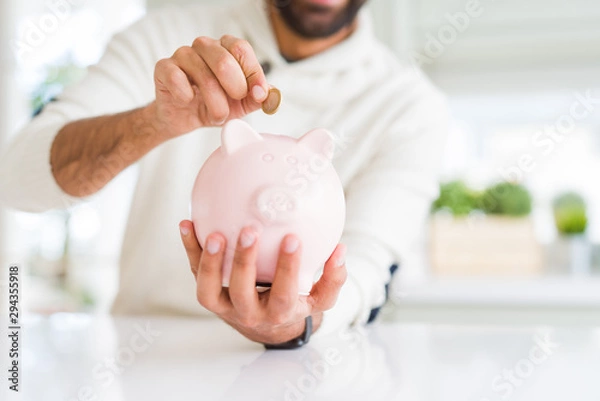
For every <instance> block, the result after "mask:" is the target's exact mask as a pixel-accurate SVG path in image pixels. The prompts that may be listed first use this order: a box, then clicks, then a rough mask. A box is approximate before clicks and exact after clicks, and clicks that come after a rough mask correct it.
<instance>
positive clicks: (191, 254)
mask: <svg viewBox="0 0 600 401" xmlns="http://www.w3.org/2000/svg"><path fill="white" fill-rule="evenodd" d="M179 232H180V234H181V241H182V242H183V246H184V247H185V252H186V253H187V257H188V260H189V262H190V269H191V270H192V273H193V274H194V277H196V275H197V273H198V266H199V265H200V258H201V257H202V248H201V247H200V244H199V243H198V239H197V238H196V233H195V232H194V223H192V222H191V221H189V220H183V221H182V222H181V223H179Z"/></svg>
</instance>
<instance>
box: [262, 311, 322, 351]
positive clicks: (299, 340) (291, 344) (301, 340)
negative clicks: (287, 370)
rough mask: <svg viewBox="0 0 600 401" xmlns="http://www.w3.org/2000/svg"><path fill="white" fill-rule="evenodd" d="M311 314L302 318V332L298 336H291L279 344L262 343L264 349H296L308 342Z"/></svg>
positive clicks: (311, 326)
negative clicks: (291, 337)
mask: <svg viewBox="0 0 600 401" xmlns="http://www.w3.org/2000/svg"><path fill="white" fill-rule="evenodd" d="M312 323H313V322H312V316H310V315H309V316H307V317H306V319H304V332H303V333H302V334H300V335H299V336H298V337H296V338H293V339H291V340H289V341H286V342H284V343H281V344H264V346H265V348H266V349H296V348H300V347H302V346H303V345H304V344H306V343H307V342H308V340H309V339H310V335H311V334H312V330H313V324H312Z"/></svg>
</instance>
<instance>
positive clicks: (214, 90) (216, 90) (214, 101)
mask: <svg viewBox="0 0 600 401" xmlns="http://www.w3.org/2000/svg"><path fill="white" fill-rule="evenodd" d="M172 58H173V59H174V60H175V63H176V64H177V66H178V67H179V68H181V70H182V71H183V72H184V73H185V74H186V75H187V76H188V77H189V79H190V81H191V82H192V84H194V85H195V86H196V87H197V88H198V91H199V92H200V95H201V96H202V99H203V101H204V106H205V107H206V113H207V114H208V115H207V116H206V117H208V119H209V120H210V121H211V122H212V123H214V124H221V123H223V122H224V121H225V120H226V119H227V117H228V116H229V102H228V100H227V95H226V94H225V91H224V90H223V87H222V86H221V83H220V82H219V80H218V79H217V77H216V76H215V75H214V73H213V72H212V70H211V69H210V68H209V66H208V65H207V64H206V62H205V61H204V60H203V59H202V57H200V55H199V54H198V53H197V52H196V50H195V49H193V48H191V47H188V46H183V47H180V48H179V49H177V51H175V53H174V54H173V57H172ZM200 112H201V111H200Z"/></svg>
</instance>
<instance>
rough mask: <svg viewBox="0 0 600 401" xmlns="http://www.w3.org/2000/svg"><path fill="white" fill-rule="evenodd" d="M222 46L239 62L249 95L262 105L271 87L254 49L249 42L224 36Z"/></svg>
mask: <svg viewBox="0 0 600 401" xmlns="http://www.w3.org/2000/svg"><path fill="white" fill-rule="evenodd" d="M221 45H222V46H223V47H224V48H225V49H227V51H228V52H229V53H231V55H233V57H234V58H235V59H236V60H237V63H238V64H239V65H240V67H241V68H242V72H243V74H244V77H245V78H246V82H247V90H248V92H249V94H250V95H251V97H252V99H253V100H254V101H255V102H256V103H257V104H259V105H260V104H261V103H262V102H264V101H265V100H266V98H267V94H268V92H269V85H268V84H267V78H265V74H264V71H263V69H262V67H261V66H260V63H259V62H258V59H257V58H256V54H255V53H254V49H252V46H251V45H250V43H248V41H246V40H243V39H239V38H236V37H234V36H231V35H225V36H223V37H222V38H221Z"/></svg>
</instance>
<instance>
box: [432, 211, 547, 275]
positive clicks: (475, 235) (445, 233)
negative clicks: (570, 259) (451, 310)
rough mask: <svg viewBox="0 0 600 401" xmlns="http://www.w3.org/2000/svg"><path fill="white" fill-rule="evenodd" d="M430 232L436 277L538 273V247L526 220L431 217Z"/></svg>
mask: <svg viewBox="0 0 600 401" xmlns="http://www.w3.org/2000/svg"><path fill="white" fill-rule="evenodd" d="M430 229H431V232H430V251H431V255H430V256H431V266H432V272H433V274H434V275H436V276H456V277H458V276H462V277H465V276H501V277H526V276H534V275H538V274H540V273H541V272H542V259H543V256H542V248H541V246H540V244H539V243H538V242H537V240H536V238H535V233H534V230H533V222H532V221H531V219H530V218H528V217H523V218H514V217H504V216H478V217H464V218H454V217H452V216H447V215H434V216H432V218H431V227H430Z"/></svg>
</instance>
